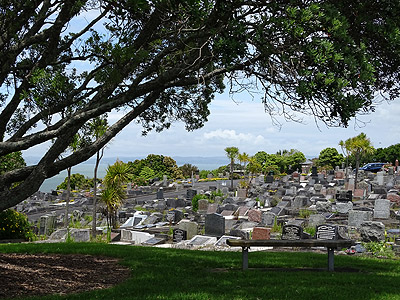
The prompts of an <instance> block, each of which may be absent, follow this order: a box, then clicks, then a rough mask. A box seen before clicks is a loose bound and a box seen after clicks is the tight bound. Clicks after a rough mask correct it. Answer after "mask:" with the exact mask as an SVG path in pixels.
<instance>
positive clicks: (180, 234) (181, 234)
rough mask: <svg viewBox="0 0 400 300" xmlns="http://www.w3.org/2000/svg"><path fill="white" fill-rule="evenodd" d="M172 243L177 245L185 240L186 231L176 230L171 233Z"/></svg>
mask: <svg viewBox="0 0 400 300" xmlns="http://www.w3.org/2000/svg"><path fill="white" fill-rule="evenodd" d="M173 233H174V234H173V241H174V243H179V242H181V241H183V240H187V231H186V230H183V229H179V228H176V229H174V232H173Z"/></svg>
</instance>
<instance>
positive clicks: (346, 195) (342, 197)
mask: <svg viewBox="0 0 400 300" xmlns="http://www.w3.org/2000/svg"><path fill="white" fill-rule="evenodd" d="M336 200H337V201H352V200H353V192H352V191H337V192H336Z"/></svg>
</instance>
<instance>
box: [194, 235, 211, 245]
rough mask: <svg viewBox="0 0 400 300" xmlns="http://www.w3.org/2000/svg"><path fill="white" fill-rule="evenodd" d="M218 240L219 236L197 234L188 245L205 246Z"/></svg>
mask: <svg viewBox="0 0 400 300" xmlns="http://www.w3.org/2000/svg"><path fill="white" fill-rule="evenodd" d="M216 242H217V238H216V237H212V236H203V235H196V236H195V237H193V238H192V239H191V240H190V241H189V242H188V245H191V246H205V245H211V244H215V243H216Z"/></svg>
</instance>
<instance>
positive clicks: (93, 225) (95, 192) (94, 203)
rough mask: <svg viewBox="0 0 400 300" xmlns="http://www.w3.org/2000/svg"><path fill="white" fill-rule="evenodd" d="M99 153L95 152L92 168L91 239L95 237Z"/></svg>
mask: <svg viewBox="0 0 400 300" xmlns="http://www.w3.org/2000/svg"><path fill="white" fill-rule="evenodd" d="M100 159H101V157H100V152H99V151H97V154H96V165H95V166H94V175H93V181H94V184H93V185H94V186H93V214H92V216H93V220H92V237H93V238H95V237H96V222H97V220H96V210H97V170H98V168H99V163H100Z"/></svg>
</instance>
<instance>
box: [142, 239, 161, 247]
mask: <svg viewBox="0 0 400 300" xmlns="http://www.w3.org/2000/svg"><path fill="white" fill-rule="evenodd" d="M164 243H165V238H162V237H152V238H150V239H148V240H146V241H144V242H142V244H143V245H148V246H155V245H160V244H164Z"/></svg>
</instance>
